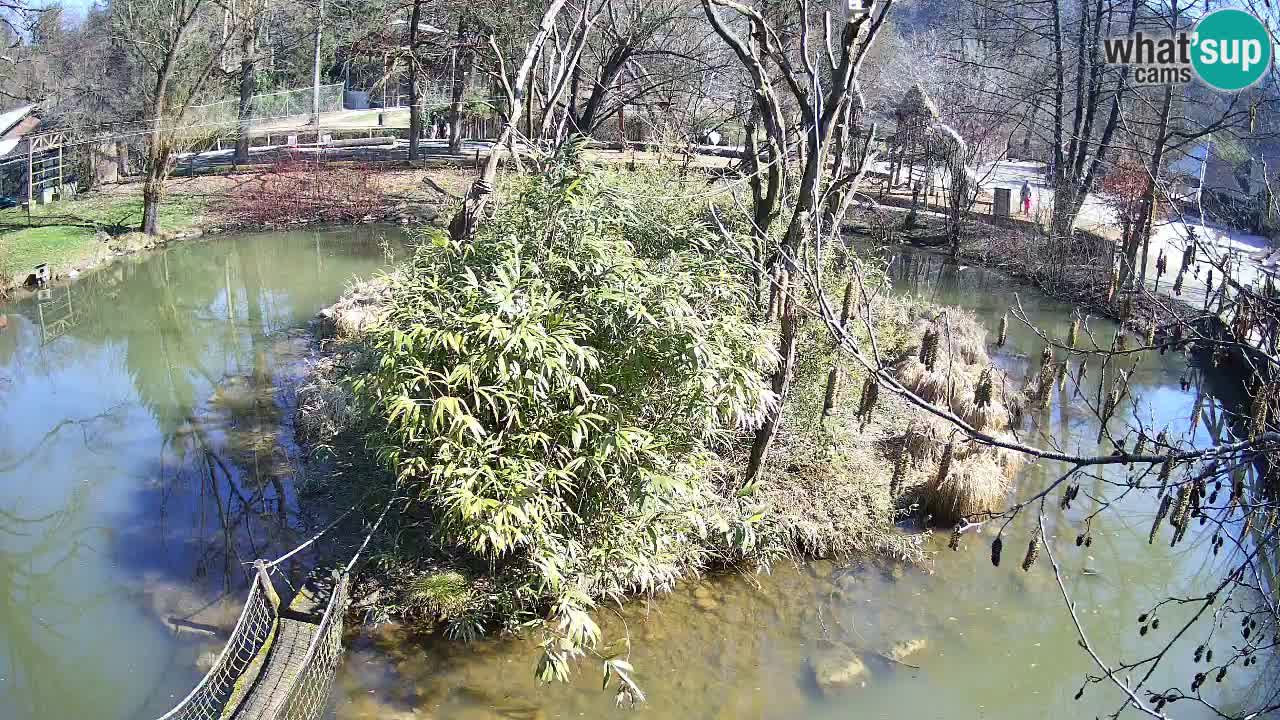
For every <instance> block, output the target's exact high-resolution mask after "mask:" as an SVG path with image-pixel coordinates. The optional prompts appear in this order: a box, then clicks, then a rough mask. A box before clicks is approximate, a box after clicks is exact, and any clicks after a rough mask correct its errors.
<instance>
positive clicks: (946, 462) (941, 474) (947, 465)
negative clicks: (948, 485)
mask: <svg viewBox="0 0 1280 720" xmlns="http://www.w3.org/2000/svg"><path fill="white" fill-rule="evenodd" d="M955 448H956V444H955V442H954V441H948V442H947V445H946V447H944V448H942V459H941V460H939V461H938V479H937V484H938V485H941V484H942V483H944V482H946V480H947V475H948V474H950V473H951V460H952V458H953V457H954V456H955Z"/></svg>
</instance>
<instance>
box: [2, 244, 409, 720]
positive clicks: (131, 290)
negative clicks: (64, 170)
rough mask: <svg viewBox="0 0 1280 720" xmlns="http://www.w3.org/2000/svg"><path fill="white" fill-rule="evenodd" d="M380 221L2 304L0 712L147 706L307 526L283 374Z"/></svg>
mask: <svg viewBox="0 0 1280 720" xmlns="http://www.w3.org/2000/svg"><path fill="white" fill-rule="evenodd" d="M388 233H390V234H392V236H393V237H394V236H395V235H396V231H394V230H386V231H382V230H367V229H366V230H355V231H353V230H342V231H334V232H291V233H273V234H270V235H268V236H237V237H226V238H217V239H211V240H208V241H206V242H199V243H188V244H183V245H179V246H176V247H174V248H172V249H169V250H166V251H163V252H158V253H155V254H150V255H146V256H140V257H136V258H127V259H123V260H121V261H119V262H117V263H115V264H113V265H111V266H109V267H107V268H104V269H102V270H100V271H97V272H94V273H90V274H88V275H86V276H85V277H83V278H81V279H79V280H78V281H77V282H75V283H74V284H73V285H70V286H62V287H55V288H51V289H49V290H48V291H47V292H46V293H43V294H42V295H43V296H42V297H36V296H31V297H27V298H24V299H22V300H20V301H18V302H15V303H13V304H10V305H8V306H0V317H3V318H4V322H3V323H0V325H2V326H3V327H0V718H4V720H36V719H37V718H38V719H40V720H64V719H65V720H70V719H72V718H97V719H100V720H137V719H144V720H145V719H146V718H153V717H157V716H159V715H160V714H162V713H163V712H165V711H166V710H167V709H168V708H169V707H170V706H172V705H173V703H174V701H175V700H176V699H177V698H181V697H182V696H184V695H186V693H187V692H188V691H189V690H190V689H191V688H192V687H193V686H194V683H195V681H196V680H198V679H199V677H200V675H201V674H202V672H201V670H200V665H201V663H202V662H207V661H208V659H209V657H210V655H209V653H211V652H214V653H216V651H217V650H218V649H219V645H218V637H217V636H216V635H208V634H207V633H206V632H204V631H203V630H201V627H203V626H215V627H229V625H230V624H233V623H234V620H235V618H236V615H237V613H238V612H239V605H240V603H241V602H242V601H243V590H244V587H245V582H244V580H245V576H246V569H245V568H244V566H243V565H242V563H243V562H246V561H250V560H253V559H254V558H257V557H271V556H273V555H272V551H273V550H276V549H278V548H280V547H287V546H289V545H291V544H292V543H291V542H290V541H292V540H294V539H295V537H296V536H297V534H298V533H299V532H301V531H302V529H303V528H306V527H307V526H308V525H309V521H308V518H307V517H306V516H305V514H301V513H300V512H299V507H298V502H297V497H296V494H295V491H294V488H295V483H294V480H295V474H296V472H297V471H296V469H295V468H296V467H297V463H296V462H295V460H296V454H297V450H296V448H295V447H294V446H293V445H292V443H291V442H290V440H289V434H288V424H289V422H290V419H291V417H292V414H293V413H292V410H291V406H290V402H291V400H290V393H288V392H287V391H286V390H285V389H286V388H287V387H288V385H289V381H290V377H291V373H293V372H294V371H296V369H297V368H298V367H299V363H300V361H301V359H302V358H303V357H304V356H305V355H306V353H307V352H308V348H309V342H308V340H307V338H306V337H305V332H304V330H305V326H306V323H307V321H308V320H309V319H310V318H312V317H313V316H314V315H315V313H316V312H317V311H318V310H319V309H320V308H322V307H323V306H325V305H327V304H329V303H332V302H333V301H334V300H335V299H336V298H337V296H338V295H339V294H340V293H341V292H342V290H343V287H344V285H345V284H346V283H347V282H348V281H350V280H351V279H352V278H353V277H354V276H357V275H361V274H363V275H368V274H370V273H372V272H373V271H374V270H375V269H377V268H378V267H380V266H382V265H384V264H385V259H384V256H383V250H382V247H381V246H380V242H379V239H380V238H381V237H382V236H383V235H384V234H388ZM299 562H300V563H301V562H304V559H300V560H299ZM296 570H301V566H299V567H298V568H296ZM175 623H176V624H179V625H183V626H184V627H186V628H187V629H186V630H184V631H182V632H175V631H174V629H173V625H174V624H175ZM202 656H203V657H202Z"/></svg>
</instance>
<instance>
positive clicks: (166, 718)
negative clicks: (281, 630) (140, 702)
mask: <svg viewBox="0 0 1280 720" xmlns="http://www.w3.org/2000/svg"><path fill="white" fill-rule="evenodd" d="M264 582H268V583H269V582H270V581H269V580H266V581H264V579H263V574H262V573H258V574H256V575H255V576H254V578H253V584H252V585H250V587H249V597H248V599H247V600H246V601H245V604H244V610H242V611H241V612H240V619H239V620H238V621H237V622H236V626H235V629H234V630H232V631H231V637H230V638H228V639H227V644H226V646H225V647H223V648H222V654H221V655H219V656H218V659H217V661H215V662H214V664H213V667H212V668H211V669H210V670H209V672H208V674H206V675H205V676H204V678H203V679H202V680H201V681H200V684H199V685H196V687H195V689H194V690H192V691H191V693H190V694H188V695H187V696H186V697H185V698H183V699H182V701H181V702H179V703H178V705H177V706H176V707H174V708H173V709H172V710H170V711H169V712H167V713H165V714H164V715H163V716H162V717H160V719H159V720H217V719H218V718H220V717H221V716H222V713H223V710H224V708H225V706H226V704H227V701H228V700H230V699H231V696H232V694H233V692H234V690H235V685H236V682H237V681H238V680H239V679H240V677H241V676H242V675H243V674H244V672H245V670H246V669H248V667H249V665H250V664H251V663H252V662H253V661H254V659H255V658H256V657H257V656H258V653H259V652H260V651H261V650H262V647H263V645H265V644H266V643H267V640H268V639H269V638H270V637H271V633H272V631H273V630H274V628H275V625H276V618H277V616H278V612H279V611H278V608H277V607H276V601H275V600H274V596H275V592H274V590H270V589H269V588H267V587H266V586H264V584H263V583H264Z"/></svg>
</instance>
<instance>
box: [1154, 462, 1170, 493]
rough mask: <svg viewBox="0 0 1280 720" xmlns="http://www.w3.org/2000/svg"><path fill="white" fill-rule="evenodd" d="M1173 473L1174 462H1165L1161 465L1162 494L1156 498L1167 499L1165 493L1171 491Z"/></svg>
mask: <svg viewBox="0 0 1280 720" xmlns="http://www.w3.org/2000/svg"><path fill="white" fill-rule="evenodd" d="M1172 473H1173V460H1165V461H1164V462H1163V463H1162V464H1161V465H1160V492H1159V494H1157V495H1156V497H1167V496H1166V495H1165V491H1167V490H1168V489H1169V475H1171V474H1172Z"/></svg>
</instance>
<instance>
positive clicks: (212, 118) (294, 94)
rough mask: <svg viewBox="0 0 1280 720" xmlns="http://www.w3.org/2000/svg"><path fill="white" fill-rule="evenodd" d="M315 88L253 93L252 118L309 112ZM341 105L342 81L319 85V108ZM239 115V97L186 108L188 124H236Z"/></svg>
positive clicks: (333, 109)
mask: <svg viewBox="0 0 1280 720" xmlns="http://www.w3.org/2000/svg"><path fill="white" fill-rule="evenodd" d="M314 93H315V89H314V88H309V87H306V88H296V89H293V90H282V91H280V92H273V93H266V94H263V95H254V96H253V114H252V115H251V117H252V119H253V121H255V122H261V121H263V120H275V119H279V118H286V117H292V116H295V115H310V114H311V112H312V104H313V100H314ZM341 109H342V83H334V84H333V85H321V86H320V112H322V113H327V112H337V111H339V110H341ZM239 119H240V101H239V99H236V100H223V101H222V102H216V103H210V104H208V105H197V106H195V107H192V108H191V109H189V110H188V111H187V124H189V125H235V124H236V123H237V122H239Z"/></svg>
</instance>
